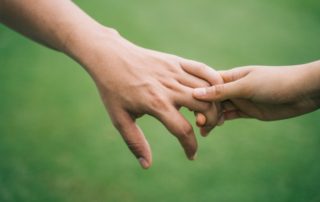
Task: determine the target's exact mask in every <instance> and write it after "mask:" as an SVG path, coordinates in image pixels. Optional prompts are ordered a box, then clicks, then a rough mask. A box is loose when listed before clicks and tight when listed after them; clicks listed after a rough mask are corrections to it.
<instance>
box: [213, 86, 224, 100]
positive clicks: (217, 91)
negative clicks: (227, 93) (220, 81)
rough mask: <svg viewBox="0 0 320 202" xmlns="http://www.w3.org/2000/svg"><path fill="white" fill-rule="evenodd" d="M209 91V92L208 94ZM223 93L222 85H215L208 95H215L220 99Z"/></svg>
mask: <svg viewBox="0 0 320 202" xmlns="http://www.w3.org/2000/svg"><path fill="white" fill-rule="evenodd" d="M210 91H211V92H210ZM223 93H224V85H216V86H215V87H214V88H210V89H209V94H212V95H215V97H217V98H220V97H221V96H222V95H223Z"/></svg>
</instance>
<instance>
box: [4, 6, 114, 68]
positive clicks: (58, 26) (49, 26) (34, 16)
mask: <svg viewBox="0 0 320 202" xmlns="http://www.w3.org/2000/svg"><path fill="white" fill-rule="evenodd" d="M0 12H1V15H0V16H1V21H2V22H3V23H4V24H6V25H7V26H8V27H10V28H12V29H14V30H16V31H18V32H20V33H22V34H24V35H25V36H27V37H29V38H31V39H33V40H35V41H37V42H40V43H42V44H44V45H46V46H48V47H51V48H53V49H56V50H58V51H61V52H64V53H66V54H68V55H70V56H71V57H74V58H76V59H77V60H78V61H79V60H80V59H79V58H80V57H82V55H84V54H83V52H84V51H85V50H84V49H85V46H86V45H89V44H90V43H92V39H95V38H99V36H100V35H102V33H103V34H105V33H106V32H108V29H107V28H104V27H103V26H101V25H100V24H99V23H97V22H96V21H95V20H93V19H92V18H90V17H89V16H88V15H87V14H85V13H84V12H83V11H82V10H81V9H80V8H78V7H77V6H76V5H75V4H74V3H73V2H72V1H70V0H54V1H48V0H23V1H22V0H0ZM110 33H112V30H111V29H110ZM79 62H81V61H79Z"/></svg>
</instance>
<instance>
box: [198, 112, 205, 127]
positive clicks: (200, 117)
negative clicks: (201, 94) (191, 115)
mask: <svg viewBox="0 0 320 202" xmlns="http://www.w3.org/2000/svg"><path fill="white" fill-rule="evenodd" d="M206 121H207V118H206V116H205V115H204V114H202V113H196V124H197V126H198V127H203V126H204V125H205V124H206Z"/></svg>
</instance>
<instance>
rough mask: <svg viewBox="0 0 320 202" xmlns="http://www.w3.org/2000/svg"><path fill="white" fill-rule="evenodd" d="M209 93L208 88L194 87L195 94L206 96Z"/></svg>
mask: <svg viewBox="0 0 320 202" xmlns="http://www.w3.org/2000/svg"><path fill="white" fill-rule="evenodd" d="M205 94H207V90H206V89H205V88H196V89H194V95H195V96H204V95H205Z"/></svg>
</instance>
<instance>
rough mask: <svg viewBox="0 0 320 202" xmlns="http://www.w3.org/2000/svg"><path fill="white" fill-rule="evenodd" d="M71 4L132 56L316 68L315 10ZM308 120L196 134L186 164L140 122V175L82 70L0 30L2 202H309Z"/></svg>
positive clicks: (317, 143)
mask: <svg viewBox="0 0 320 202" xmlns="http://www.w3.org/2000/svg"><path fill="white" fill-rule="evenodd" d="M75 2H76V3H77V4H78V5H79V6H80V7H81V8H83V9H84V10H85V11H86V12H88V13H89V14H90V15H92V16H93V17H94V18H95V19H97V20H98V21H99V22H101V23H103V24H105V25H108V26H111V27H114V28H116V29H117V30H119V32H120V33H121V34H122V35H123V36H125V37H126V38H128V39H129V40H131V41H133V42H135V43H137V44H139V45H141V46H144V47H147V48H151V49H156V50H160V51H165V52H169V53H173V54H177V55H180V56H183V57H187V58H191V59H196V60H199V61H203V62H205V63H208V64H209V65H211V66H213V67H215V68H216V69H228V68H232V67H235V66H242V65H249V64H261V65H289V64H298V63H305V62H310V61H313V60H317V59H319V58H320V54H319V53H320V40H319V39H320V1H317V0H290V1H289V0H260V1H257V0H243V1H236V0H230V1H224V0H188V1H187V0H174V1H172V0H162V1H150V0H135V1H125V0H105V1H103V0H91V1H86V0H77V1H75ZM297 85H299V84H297ZM184 114H185V115H186V116H187V117H188V119H190V121H192V122H193V121H194V118H193V116H192V114H191V113H189V112H187V111H184ZM319 118H320V112H314V113H312V114H308V115H306V116H304V117H299V118H295V119H291V120H285V121H278V122H268V123H265V122H258V121H254V120H237V121H234V122H230V123H229V122H228V123H226V124H225V125H224V126H223V127H221V128H217V129H216V130H214V131H213V132H212V133H211V135H210V136H209V137H208V138H205V139H204V138H201V137H200V136H198V140H199V152H198V159H197V160H196V161H194V162H190V161H188V160H186V158H185V156H184V154H183V152H182V149H181V148H180V146H179V144H178V142H177V141H176V140H175V138H174V137H173V136H171V135H170V134H169V133H168V132H167V130H166V129H165V128H164V127H163V126H162V125H161V124H160V123H159V122H158V121H156V120H155V119H153V118H151V117H147V116H145V117H143V118H142V119H140V120H139V124H140V125H141V127H142V128H143V130H144V132H145V134H146V136H147V138H148V140H149V141H150V144H151V146H152V149H153V155H154V165H153V167H152V168H151V169H150V170H147V171H145V170H142V169H141V168H140V167H139V165H138V164H137V162H136V160H135V159H134V157H133V156H132V155H131V154H130V152H129V151H128V149H127V148H126V146H125V144H124V143H123V142H122V140H121V138H120V136H119V135H118V133H117V131H116V130H115V129H114V128H113V127H112V125H111V123H110V119H109V118H108V116H107V115H106V112H105V110H104V107H103V105H102V104H101V101H100V99H99V96H98V93H97V91H96V89H95V86H94V84H93V82H92V81H91V79H90V78H89V76H88V75H87V74H86V73H85V72H84V71H83V69H82V68H81V67H80V66H79V65H78V64H76V63H75V62H73V61H72V60H71V59H69V58H67V57H66V56H64V55H62V54H60V53H57V52H54V51H52V50H48V49H46V48H44V47H41V46H40V45H37V44H35V43H33V42H31V41H29V40H26V39H25V38H24V37H22V36H20V35H18V34H16V33H15V32H13V31H10V30H9V29H7V28H5V27H4V26H3V25H0V201H1V202H2V201H48V202H49V201H91V202H96V201H97V202H98V201H108V202H114V201H115V202H116V201H121V202H144V201H155V202H158V201H159V202H161V201H164V202H171V201H174V202H179V201H183V202H189V201H190V202H202V201H204V202H206V201H217V202H231V201H232V202H233V201H234V202H251V201H252V202H253V201H259V202H264V201H265V202H270V201H273V202H278V201H279V202H280V201H281V202H283V201H290V202H295V201H297V202H298V201H299V202H301V201H314V202H315V201H320V190H319V189H320V157H319V153H320V136H319V131H320V124H319V120H320V119H319ZM177 124H178V123H177Z"/></svg>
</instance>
